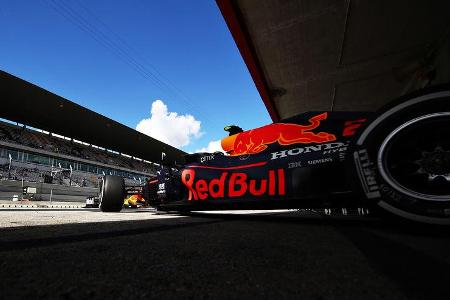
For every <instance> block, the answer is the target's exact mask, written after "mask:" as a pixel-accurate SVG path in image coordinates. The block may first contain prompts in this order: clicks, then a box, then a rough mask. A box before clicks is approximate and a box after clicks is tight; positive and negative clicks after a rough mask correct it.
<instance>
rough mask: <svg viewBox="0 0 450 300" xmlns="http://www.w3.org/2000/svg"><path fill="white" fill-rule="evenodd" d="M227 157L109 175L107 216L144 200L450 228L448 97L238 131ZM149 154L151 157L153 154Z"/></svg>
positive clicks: (227, 145) (104, 196) (419, 96)
mask: <svg viewBox="0 0 450 300" xmlns="http://www.w3.org/2000/svg"><path fill="white" fill-rule="evenodd" d="M226 130H228V131H229V132H230V136H228V137H226V138H224V139H223V140H222V148H223V150H224V152H225V153H223V152H217V153H196V154H191V155H187V156H186V157H185V163H184V164H183V165H181V166H180V165H165V164H161V169H160V170H159V171H158V175H157V176H155V177H154V178H150V179H149V180H148V182H147V183H146V184H145V185H144V186H143V187H140V188H139V187H131V188H126V187H125V186H124V182H123V179H122V178H120V177H116V176H105V177H104V178H103V184H102V185H101V192H100V201H101V203H100V208H101V209H102V210H103V211H120V209H121V208H122V203H123V199H124V197H125V196H126V194H130V193H131V192H132V193H136V190H138V192H139V193H141V194H142V196H143V197H144V198H145V199H146V201H147V203H149V204H150V205H151V206H154V207H156V208H158V209H159V210H170V211H191V210H211V209H227V210H228V209H278V208H333V207H334V208H339V207H362V206H366V207H372V208H375V209H376V210H382V211H384V212H386V213H388V214H391V215H396V216H400V217H403V218H406V219H410V220H414V221H419V222H425V223H434V224H450V89H449V88H448V86H447V87H439V88H434V89H428V90H423V91H421V92H417V93H414V94H411V95H408V96H405V97H402V98H401V99H398V100H396V101H393V102H391V104H390V105H388V106H387V107H384V108H383V109H382V110H380V111H378V112H375V113H369V112H308V113H304V114H301V115H298V116H295V117H292V118H289V119H286V120H283V121H281V122H279V123H273V124H269V125H267V126H263V127H260V128H256V129H253V130H248V131H242V130H240V128H238V127H237V126H234V127H227V128H226ZM149 151H151V149H149Z"/></svg>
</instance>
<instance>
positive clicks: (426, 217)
mask: <svg viewBox="0 0 450 300" xmlns="http://www.w3.org/2000/svg"><path fill="white" fill-rule="evenodd" d="M441 112H450V88H448V87H447V88H445V89H442V88H441V89H438V90H429V91H424V92H421V93H415V95H412V96H409V97H403V98H402V99H400V100H399V101H396V102H395V103H391V104H390V105H389V106H388V107H386V108H384V109H382V110H381V111H380V112H379V113H378V114H377V116H376V117H375V118H374V119H373V120H372V121H371V122H370V123H369V124H367V126H366V127H365V128H364V129H363V130H362V131H361V133H360V134H359V136H358V137H357V138H356V140H355V143H354V146H353V147H352V150H351V151H350V153H349V154H350V157H349V159H350V162H351V165H352V167H353V169H354V170H356V177H357V182H358V186H359V187H360V192H361V193H362V194H363V195H364V196H365V198H366V200H367V202H368V204H369V206H375V207H377V208H380V209H382V210H383V211H384V212H387V213H388V214H390V215H396V216H400V217H403V218H406V219H409V220H412V221H418V222H423V223H430V224H443V225H450V215H449V213H450V201H437V202H434V201H427V200H423V199H418V198H417V197H413V196H411V195H407V194H405V193H402V192H400V191H399V189H398V188H397V189H396V188H395V187H393V186H392V184H391V183H389V182H388V181H386V180H385V179H384V178H383V176H382V175H381V172H380V168H379V165H380V164H378V158H379V150H380V146H381V145H382V144H383V142H384V141H385V140H386V138H387V137H388V136H389V135H390V134H391V133H392V132H394V131H395V130H396V129H398V128H399V127H400V126H402V125H403V124H405V123H407V122H409V121H412V120H414V119H416V118H420V117H423V116H426V115H433V114H436V113H441ZM391 139H395V135H394V136H392V137H391ZM426 142H427V141H426V139H424V143H426Z"/></svg>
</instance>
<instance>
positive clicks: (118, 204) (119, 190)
mask: <svg viewBox="0 0 450 300" xmlns="http://www.w3.org/2000/svg"><path fill="white" fill-rule="evenodd" d="M124 195H125V182H124V180H123V178H122V177H119V176H112V175H106V176H103V179H102V185H101V191H100V210H101V211H104V212H119V211H120V210H121V209H122V207H123V200H124Z"/></svg>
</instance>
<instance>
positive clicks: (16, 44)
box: [0, 0, 271, 152]
mask: <svg viewBox="0 0 450 300" xmlns="http://www.w3.org/2000/svg"><path fill="white" fill-rule="evenodd" d="M0 35H1V37H2V45H1V47H0V69H2V70H4V71H6V72H9V73H11V74H13V75H16V76H18V77H20V78H23V79H25V80H27V81H30V82H32V83H34V84H37V85H39V86H41V87H43V88H45V89H47V90H49V91H51V92H54V93H56V94H58V95H60V96H63V97H65V98H67V99H69V100H71V101H74V102H76V103H78V104H80V105H82V106H85V107H87V108H89V109H92V110H94V111H96V112H98V113H100V114H103V115H105V116H107V117H109V118H112V119H114V120H116V121H118V122H120V123H123V124H125V125H127V126H129V127H132V128H136V126H137V125H138V124H140V130H143V131H147V133H148V134H151V135H153V136H155V137H157V138H159V139H161V140H164V141H168V142H170V143H172V144H176V145H178V146H179V147H181V148H182V149H183V150H185V151H189V152H193V151H195V150H198V149H201V148H204V147H206V146H207V145H208V143H209V142H211V141H215V140H219V139H221V138H222V137H223V136H225V132H224V131H223V127H224V126H225V125H230V124H237V125H240V126H241V127H243V128H244V129H250V128H253V127H258V126H261V125H264V124H267V123H270V122H271V121H270V118H269V115H268V113H267V111H266V109H265V107H264V104H263V102H262V100H261V98H260V96H259V94H258V92H257V90H256V88H255V86H254V84H253V81H252V79H251V77H250V75H249V72H248V70H247V68H246V66H245V64H244V62H243V60H242V58H241V56H240V54H239V51H238V49H237V47H236V45H235V43H234V41H233V39H232V36H231V34H230V32H229V31H228V28H227V26H226V24H225V21H224V20H223V17H222V15H221V13H220V11H219V9H218V7H217V5H216V3H215V1H211V0H196V1H181V0H179V1H175V0H164V1H163V0H159V1H157V0H152V1H144V0H141V1H135V0H131V1H104V0H93V1H87V0H71V1H67V0H59V1H55V0H36V1H31V0H28V1H26V0H4V1H2V5H1V6H0ZM156 100H161V101H156ZM155 101H156V102H155ZM152 103H154V105H153V112H154V115H151V113H150V112H151V109H152ZM171 112H172V114H171ZM186 115H191V116H192V117H189V116H186ZM198 121H199V122H201V123H198ZM148 131H153V132H148ZM174 133H175V134H174ZM186 142H187V144H186ZM181 144H184V145H185V146H180V145H181Z"/></svg>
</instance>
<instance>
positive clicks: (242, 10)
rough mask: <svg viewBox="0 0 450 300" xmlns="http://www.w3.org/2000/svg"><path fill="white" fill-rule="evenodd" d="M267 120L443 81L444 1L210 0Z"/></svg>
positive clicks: (374, 103)
mask: <svg viewBox="0 0 450 300" xmlns="http://www.w3.org/2000/svg"><path fill="white" fill-rule="evenodd" d="M217 4H218V6H219V8H220V10H221V12H222V15H223V16H224V19H225V21H226V23H227V25H228V27H229V29H230V31H231V33H232V35H233V37H234V40H235V42H236V44H237V46H238V48H239V50H240V52H241V55H242V57H243V59H244V61H245V63H246V64H247V67H248V69H249V71H250V73H251V75H252V77H253V80H254V82H255V85H256V87H257V88H258V91H259V93H260V95H261V97H262V99H263V101H264V103H265V105H266V107H267V109H268V111H269V113H270V115H271V117H272V119H273V120H274V121H277V120H279V119H283V118H286V117H290V116H292V115H296V114H299V113H302V112H305V111H321V110H328V111H333V110H336V111H358V110H361V111H373V110H376V109H378V108H379V107H380V106H381V105H383V104H385V103H386V102H388V101H389V100H391V99H393V98H396V97H398V96H400V95H402V94H405V93H407V92H410V91H413V90H416V89H419V88H421V87H424V86H426V85H430V84H435V83H436V84H437V83H444V82H449V81H450V47H449V42H448V41H449V39H448V34H449V28H450V27H449V26H450V1H444V0H442V1H440V0H430V1H422V0H395V1H391V0H377V1H373V0H264V1H260V0H217Z"/></svg>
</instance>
